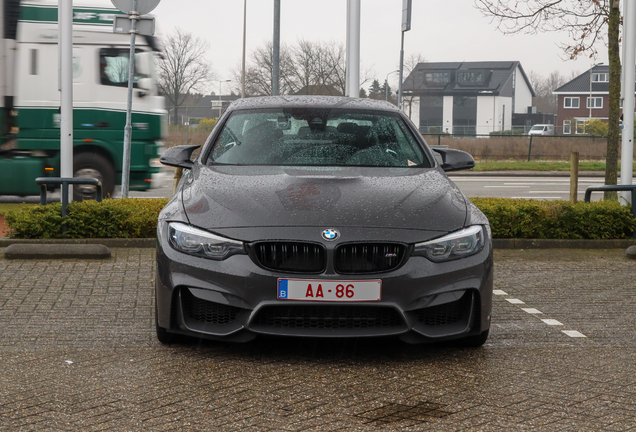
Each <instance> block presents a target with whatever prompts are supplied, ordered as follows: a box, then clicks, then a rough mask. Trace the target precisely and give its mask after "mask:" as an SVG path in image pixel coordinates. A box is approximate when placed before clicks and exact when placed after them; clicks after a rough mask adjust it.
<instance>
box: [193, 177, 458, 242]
mask: <svg viewBox="0 0 636 432" xmlns="http://www.w3.org/2000/svg"><path fill="white" fill-rule="evenodd" d="M188 177H190V178H189V179H185V181H184V182H183V184H184V187H183V190H182V194H183V195H182V199H183V207H184V210H185V212H186V215H187V217H188V220H189V221H190V223H191V224H193V225H195V226H198V227H201V228H205V229H209V230H215V229H218V230H220V229H225V228H238V227H301V226H317V227H333V228H339V227H366V228H396V229H418V230H427V231H440V232H449V231H453V230H457V229H459V228H461V227H463V225H464V223H465V221H466V212H467V205H466V198H465V197H464V195H463V194H462V193H461V192H460V191H459V189H458V188H457V187H456V186H455V185H454V184H453V183H452V182H451V181H450V180H448V178H447V177H446V175H445V174H444V172H443V171H441V170H439V169H417V168H358V167H312V168H296V167H253V166H252V167H248V166H213V167H205V166H201V165H199V166H195V167H194V169H193V170H192V172H191V174H189V176H188Z"/></svg>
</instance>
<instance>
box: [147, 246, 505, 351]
mask: <svg viewBox="0 0 636 432" xmlns="http://www.w3.org/2000/svg"><path fill="white" fill-rule="evenodd" d="M492 267H493V266H492V250H491V244H490V241H488V242H487V244H486V246H485V248H484V249H483V250H482V251H481V252H480V253H478V254H476V255H474V256H471V257H468V258H463V259H460V260H455V261H450V262H446V263H437V264H436V263H432V262H430V261H429V260H427V259H426V258H423V257H419V256H411V257H410V258H409V259H408V260H407V261H406V262H405V263H404V264H403V265H402V266H401V267H399V268H397V269H395V270H393V271H390V272H387V273H373V274H368V275H364V276H363V277H361V275H354V276H352V275H341V274H334V273H330V274H329V273H326V272H325V273H323V274H320V275H305V276H299V275H294V274H289V273H282V272H274V271H270V270H266V269H263V268H261V267H259V266H258V265H257V264H255V263H254V262H253V261H252V259H251V258H250V257H249V256H247V255H234V256H231V257H229V258H227V259H225V260H223V261H212V260H207V259H203V258H197V257H193V256H190V255H186V254H183V253H180V252H177V251H175V250H174V249H172V247H170V246H169V245H168V244H167V242H166V241H165V240H163V239H162V240H160V241H159V243H158V249H157V277H156V278H155V285H156V304H157V325H158V326H159V327H162V328H165V329H167V330H168V331H169V332H173V333H180V334H185V335H190V336H195V337H202V338H210V339H223V340H231V341H248V340H250V339H253V338H254V337H255V336H256V335H258V334H267V335H279V336H311V337H369V336H399V337H400V338H402V339H403V340H405V341H407V342H412V343H418V342H435V341H442V340H449V339H456V338H461V337H465V336H472V335H477V334H479V333H481V332H483V331H485V330H487V329H488V328H489V327H490V313H491V305H492V283H493V273H492V272H493V269H492ZM294 277H300V278H303V279H317V280H320V279H328V280H334V279H338V280H345V281H346V280H360V279H361V278H369V279H381V280H382V299H381V300H380V301H376V302H357V303H355V304H354V303H348V302H313V301H312V302H306V301H292V300H279V299H278V298H277V282H278V279H279V278H294Z"/></svg>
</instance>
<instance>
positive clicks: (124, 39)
mask: <svg viewBox="0 0 636 432" xmlns="http://www.w3.org/2000/svg"><path fill="white" fill-rule="evenodd" d="M78 3H80V2H78V1H75V4H74V6H73V173H74V175H73V176H74V177H91V178H97V179H99V180H100V181H101V182H102V185H103V190H104V196H108V195H112V193H113V191H114V189H115V186H116V185H118V184H121V174H122V160H123V142H124V126H125V124H126V101H127V87H128V64H129V49H130V37H129V36H128V35H122V34H115V33H113V17H114V16H115V14H119V13H121V12H119V11H118V10H117V9H114V8H113V6H112V4H111V3H110V2H109V1H108V0H99V1H98V0H82V2H81V6H80V5H78ZM0 4H1V5H2V7H1V8H0V14H1V16H0V34H2V39H1V40H0V42H1V43H0V86H1V87H0V88H1V89H0V195H19V196H25V195H38V194H39V186H38V185H36V184H35V178H36V177H59V176H60V124H61V123H60V122H61V121H63V120H62V119H61V118H60V114H59V110H60V92H59V51H58V23H57V16H58V11H57V0H0ZM159 55H160V52H159V48H158V44H157V42H156V40H155V39H154V38H153V37H139V38H138V43H137V49H136V53H135V77H134V91H133V98H134V99H133V113H132V127H133V130H132V146H131V163H130V190H147V189H150V188H152V187H156V186H157V185H158V183H159V178H160V170H161V166H160V164H159V153H160V151H161V149H162V146H163V142H162V139H163V137H164V136H165V133H166V130H167V119H166V110H165V103H164V98H163V97H162V96H160V95H159V90H158V86H157V79H156V73H155V71H156V61H157V59H158V56H159ZM93 195H94V186H75V187H74V188H73V198H74V199H75V200H81V199H84V198H90V197H92V196H93Z"/></svg>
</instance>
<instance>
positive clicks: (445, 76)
mask: <svg viewBox="0 0 636 432" xmlns="http://www.w3.org/2000/svg"><path fill="white" fill-rule="evenodd" d="M424 79H425V80H426V82H429V83H436V84H445V83H448V82H450V72H427V73H425V74H424Z"/></svg>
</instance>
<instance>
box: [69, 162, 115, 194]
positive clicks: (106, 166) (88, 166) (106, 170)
mask: <svg viewBox="0 0 636 432" xmlns="http://www.w3.org/2000/svg"><path fill="white" fill-rule="evenodd" d="M73 177H80V178H82V177H85V178H96V179H98V180H99V181H101V182H102V198H106V197H108V196H112V195H113V192H114V191H115V168H114V167H113V164H112V163H111V162H110V161H109V160H108V159H107V158H105V157H104V156H102V155H100V154H98V153H94V152H84V153H78V154H77V155H75V157H74V158H73ZM94 198H95V186H89V185H74V186H73V201H84V200H85V199H94Z"/></svg>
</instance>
